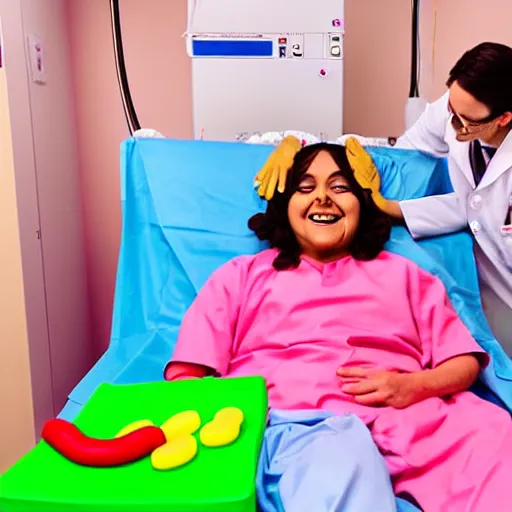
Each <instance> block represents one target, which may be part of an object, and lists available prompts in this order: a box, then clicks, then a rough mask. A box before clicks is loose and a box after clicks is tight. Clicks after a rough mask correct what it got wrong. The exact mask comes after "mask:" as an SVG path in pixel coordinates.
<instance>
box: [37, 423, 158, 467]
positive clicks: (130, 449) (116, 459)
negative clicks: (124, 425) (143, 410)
mask: <svg viewBox="0 0 512 512" xmlns="http://www.w3.org/2000/svg"><path fill="white" fill-rule="evenodd" d="M41 437H42V438H43V439H44V440H45V441H46V442H47V443H48V444H49V445H50V446H51V447H52V448H53V449H55V450H56V451H57V452H59V453H60V454H61V455H63V456H64V457H66V458H67V459H69V460H71V461H72V462H75V463H76V464H80V465H82V466H92V467H110V466H121V465H123V464H127V463H129V462H134V461H136V460H139V459H142V458H143V457H146V456H148V455H150V454H151V453H152V452H153V451H154V450H156V449H157V448H158V447H159V446H162V445H164V444H165V443H166V438H165V434H164V432H163V431H162V429H161V428H159V427H154V426H150V427H142V428H140V429H138V430H136V431H134V432H130V433H129V434H126V435H125V436H122V437H118V438H115V439H97V438H93V437H89V436H86V435H85V434H83V433H82V432H81V431H80V430H79V429H78V427H77V426H76V425H74V424H73V423H70V422H68V421H66V420H62V419H58V418H57V419H52V420H49V421H48V422H46V424H45V425H44V427H43V431H42V434H41Z"/></svg>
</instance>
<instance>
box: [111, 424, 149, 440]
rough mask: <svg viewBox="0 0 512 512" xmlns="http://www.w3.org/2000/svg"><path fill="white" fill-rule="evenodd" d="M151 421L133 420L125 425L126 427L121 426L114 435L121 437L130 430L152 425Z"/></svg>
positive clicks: (130, 431) (129, 432)
mask: <svg viewBox="0 0 512 512" xmlns="http://www.w3.org/2000/svg"><path fill="white" fill-rule="evenodd" d="M152 426H153V422H152V421H150V420H138V421H134V422H133V423H130V424H129V425H126V427H124V428H122V429H121V430H120V431H119V432H118V433H117V435H116V437H123V436H125V435H127V434H131V433H132V432H135V431H136V430H139V428H143V427H152Z"/></svg>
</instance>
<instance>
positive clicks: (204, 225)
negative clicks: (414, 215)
mask: <svg viewBox="0 0 512 512" xmlns="http://www.w3.org/2000/svg"><path fill="white" fill-rule="evenodd" d="M272 149H273V148H272V147H270V146H260V145H248V144H243V143H221V142H205V141H178V140H166V139H129V140H127V141H125V142H124V143H123V145H122V148H121V182H122V210H123V228H122V242H121V250H120V256H119V265H118V275H117V283H116V291H115V305H114V313H113V326H112V337H111V342H110V346H109V348H108V350H107V351H106V353H105V354H104V355H103V357H102V358H101V360H100V361H99V362H98V363H97V364H96V366H95V367H94V368H93V369H92V370H91V372H89V374H88V375H87V376H86V377H85V378H84V379H83V380H82V382H80V383H79V384H78V386H77V387H76V388H75V389H74V390H73V391H72V393H71V394H70V396H69V401H68V404H67V405H66V407H65V408H64V410H63V411H62V413H61V417H65V418H68V419H72V418H74V416H75V415H76V414H77V412H78V411H79V410H80V408H81V407H82V405H83V404H85V402H86V401H87V400H88V398H89V397H90V396H91V394H92V392H93V391H94V389H95V388H96V387H97V386H98V385H99V384H100V383H101V382H112V383H133V382H146V381H154V380H159V379H161V378H162V369H163V367H164V364H165V362H166V361H167V360H168V359H169V357H170V356H171V354H172V351H173V348H174V345H175V342H176V337H177V333H178V329H179V326H180V323H181V319H182V317H183V314H184V312H185V311H186V309H187V308H188V306H189V305H190V304H191V302H192V301H193V300H194V297H195V296H196V294H197V291H198V290H199V289H200V288H201V286H202V285H203V283H204V282H205V280H206V279H207V278H208V277H209V275H210V274H211V273H212V272H213V270H215V269H216V268H217V267H219V266H220V265H222V264H223V263H225V262H226V261H228V260H229V259H231V258H233V257H235V256H238V255H240V254H250V253H255V252H256V251H259V250H261V249H263V248H265V245H264V244H262V243H261V242H260V241H258V240H257V239H256V237H255V236H254V234H253V233H252V232H250V231H249V229H248V228H247V219H248V218H249V217H250V216H251V215H253V214H254V213H255V212H257V211H262V210H264V208H265V202H264V201H262V200H260V199H259V198H258V196H257V195H256V194H255V192H254V190H253V178H254V175H255V174H256V172H257V170H258V169H259V168H260V167H261V165H262V164H263V163H264V162H265V160H266V158H267V157H268V155H269V153H270V152H271V151H272ZM370 151H371V153H372V156H373V157H374V159H375V161H376V164H377V166H378V167H379V169H380V171H381V173H382V190H383V193H384V195H385V196H387V197H389V198H395V199H406V198H413V197H421V196H424V195H430V194H439V193H445V192H449V191H451V185H450V182H449V178H448V174H447V169H446V165H445V162H444V161H442V160H438V159H435V158H432V157H430V156H427V155H424V154H421V153H419V152H412V151H404V150H397V149H388V148H375V149H371V150H370ZM387 248H388V249H389V250H391V251H394V252H397V253H399V254H402V255H404V256H406V257H408V258H410V259H412V260H414V261H416V262H417V263H418V264H419V265H420V266H422V267H423V268H425V269H426V270H428V271H430V272H432V273H433V274H435V275H437V276H439V277H440V279H442V281H443V282H444V284H445V285H446V288H447V290H448V293H449V296H450V299H451V301H452V303H453V305H454V307H455V309H456V310H457V312H458V313H459V315H460V316H461V318H462V319H463V321H464V322H465V323H466V325H467V326H468V328H469V329H470V330H471V332H472V333H473V336H474V337H475V338H476V339H477V341H478V342H479V343H480V344H481V345H482V347H484V348H485V349H486V350H487V351H488V352H489V353H490V354H491V357H492V363H491V365H490V366H489V367H488V368H487V369H486V370H485V371H484V372H483V374H482V376H481V382H480V386H479V389H478V390H477V391H478V392H479V393H480V394H482V395H483V396H486V397H487V398H489V399H491V400H493V401H496V402H501V403H503V404H504V405H505V406H506V407H507V408H508V409H509V410H510V409H511V408H512V385H510V380H511V379H512V363H511V361H510V359H509V358H508V357H507V356H506V354H505V353H504V352H503V351H502V349H501V347H500V346H499V345H498V343H497V341H496V340H495V339H494V337H493V336H492V334H491V332H490V330H489V327H488V325H487V322H486V320H485V317H484V315H483V312H482V308H481V303H480V296H479V291H478V283H477V276H476V267H475V262H474V258H473V252H472V239H471V237H470V235H469V234H468V233H466V232H461V233H457V234H453V235H449V236H444V237H439V238H435V239H429V240H424V241H421V242H419V243H417V242H414V241H413V240H412V239H411V237H410V236H409V234H408V233H407V231H405V230H404V229H402V228H394V230H393V233H392V237H391V240H390V242H389V244H388V247H387Z"/></svg>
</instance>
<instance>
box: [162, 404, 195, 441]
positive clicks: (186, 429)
mask: <svg viewBox="0 0 512 512" xmlns="http://www.w3.org/2000/svg"><path fill="white" fill-rule="evenodd" d="M200 426H201V417H200V416H199V414H198V412H197V411H183V412H179V413H178V414H175V415H174V416H171V417H170V418H169V419H168V420H167V421H166V422H165V423H164V424H163V425H162V426H161V427H160V428H161V429H162V430H163V431H164V434H165V438H166V439H167V441H171V440H172V439H176V438H177V437H181V436H188V435H191V434H193V433H194V432H196V431H197V429H198V428H199V427H200Z"/></svg>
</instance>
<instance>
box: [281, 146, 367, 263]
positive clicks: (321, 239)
mask: <svg viewBox="0 0 512 512" xmlns="http://www.w3.org/2000/svg"><path fill="white" fill-rule="evenodd" d="M343 174H344V173H343V171H342V170H340V168H339V166H338V165H337V164H336V162H335V161H334V159H333V158H332V156H331V155H330V154H329V153H328V152H327V151H320V152H319V153H318V154H317V155H316V156H315V158H314V160H313V161H312V162H311V165H310V166H309V168H308V169H307V171H306V173H305V174H304V175H303V176H302V177H301V179H300V182H299V184H298V187H297V189H296V191H295V192H294V194H293V195H292V196H291V198H290V202H289V203H288V219H289V222H290V225H291V228H292V230H293V232H294V234H295V237H296V238H297V241H298V242H299V245H300V246H301V248H302V251H303V254H305V255H306V256H309V257H311V258H314V259H316V260H319V261H322V262H329V261H334V260H336V259H339V258H342V257H344V256H347V255H348V254H349V246H350V243H351V242H352V240H353V239H354V236H355V234H356V232H357V229H358V226H359V216H360V204H359V200H358V199H357V198H356V196H355V195H354V194H353V193H352V190H351V188H350V185H349V183H348V181H347V179H346V178H345V177H344V176H343Z"/></svg>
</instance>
